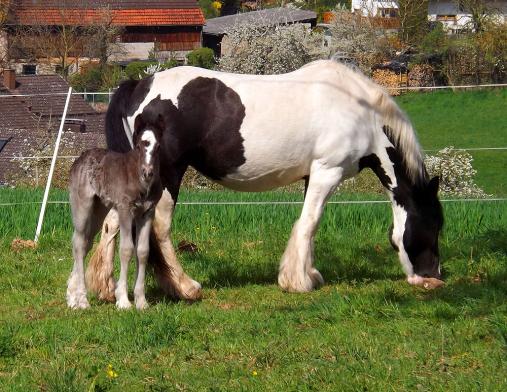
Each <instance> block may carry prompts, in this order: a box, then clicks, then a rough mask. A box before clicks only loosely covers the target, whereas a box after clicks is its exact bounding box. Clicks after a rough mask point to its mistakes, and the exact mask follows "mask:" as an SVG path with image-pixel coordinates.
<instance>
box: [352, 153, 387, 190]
mask: <svg viewBox="0 0 507 392" xmlns="http://www.w3.org/2000/svg"><path fill="white" fill-rule="evenodd" d="M365 167H368V168H370V169H371V170H373V172H374V173H375V174H376V175H377V177H378V178H379V180H380V182H381V183H382V185H383V186H384V187H386V188H387V189H391V179H390V178H389V176H388V175H387V174H386V172H385V171H384V168H383V167H382V165H381V163H380V159H379V158H378V156H376V155H375V154H370V155H367V156H364V157H362V158H361V159H360V160H359V171H361V170H363V169H364V168H365Z"/></svg>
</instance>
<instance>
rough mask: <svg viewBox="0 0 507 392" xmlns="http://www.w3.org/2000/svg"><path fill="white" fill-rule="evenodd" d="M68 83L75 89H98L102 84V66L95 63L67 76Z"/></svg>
mask: <svg viewBox="0 0 507 392" xmlns="http://www.w3.org/2000/svg"><path fill="white" fill-rule="evenodd" d="M69 84H70V85H71V86H72V88H73V89H74V90H76V91H100V89H101V86H102V67H100V66H98V65H96V66H91V67H88V68H87V69H85V70H84V71H83V72H80V73H76V74H74V75H72V76H70V77H69Z"/></svg>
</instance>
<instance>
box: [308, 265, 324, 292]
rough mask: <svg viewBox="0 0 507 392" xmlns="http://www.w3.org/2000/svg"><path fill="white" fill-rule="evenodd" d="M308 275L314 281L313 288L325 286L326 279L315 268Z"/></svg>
mask: <svg viewBox="0 0 507 392" xmlns="http://www.w3.org/2000/svg"><path fill="white" fill-rule="evenodd" d="M308 275H309V276H310V279H311V280H312V284H313V288H317V287H319V286H322V285H323V284H324V278H323V277H322V275H321V274H320V272H319V271H317V270H316V269H315V268H312V269H311V270H310V271H309V272H308Z"/></svg>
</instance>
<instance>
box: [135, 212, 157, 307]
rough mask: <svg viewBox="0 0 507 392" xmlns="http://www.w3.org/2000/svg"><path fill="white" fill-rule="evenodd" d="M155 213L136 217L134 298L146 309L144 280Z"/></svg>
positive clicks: (137, 303)
mask: <svg viewBox="0 0 507 392" xmlns="http://www.w3.org/2000/svg"><path fill="white" fill-rule="evenodd" d="M152 219H153V213H152V212H150V213H148V214H147V216H143V217H141V218H139V219H136V252H137V278H136V285H135V287H134V298H135V301H136V308H137V309H140V310H141V309H146V308H147V307H148V302H146V297H145V294H144V280H145V276H146V262H147V261H148V255H149V253H150V230H151V221H152Z"/></svg>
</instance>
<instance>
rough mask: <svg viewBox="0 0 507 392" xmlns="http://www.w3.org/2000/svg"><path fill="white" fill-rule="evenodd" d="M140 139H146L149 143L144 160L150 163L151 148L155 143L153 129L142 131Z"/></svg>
mask: <svg viewBox="0 0 507 392" xmlns="http://www.w3.org/2000/svg"><path fill="white" fill-rule="evenodd" d="M141 140H143V141H147V142H148V143H149V144H148V146H147V147H146V157H145V162H146V163H147V164H150V163H151V155H152V154H153V148H154V147H155V143H156V142H157V139H156V138H155V134H154V133H153V131H149V130H147V131H144V132H143V136H141Z"/></svg>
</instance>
